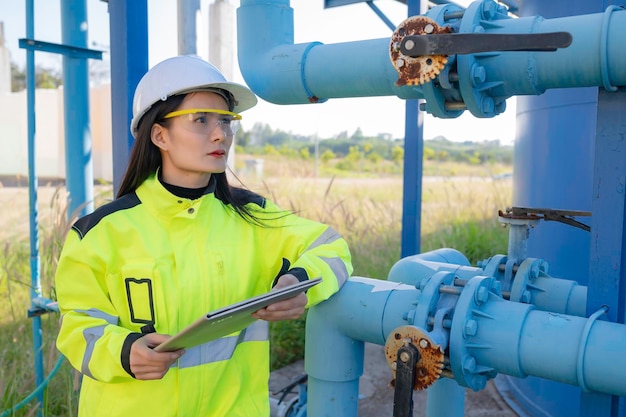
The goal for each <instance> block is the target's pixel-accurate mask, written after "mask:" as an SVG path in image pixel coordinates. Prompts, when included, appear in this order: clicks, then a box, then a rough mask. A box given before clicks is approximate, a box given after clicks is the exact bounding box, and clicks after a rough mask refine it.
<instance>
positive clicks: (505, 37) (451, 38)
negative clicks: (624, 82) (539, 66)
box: [400, 32, 572, 57]
mask: <svg viewBox="0 0 626 417" xmlns="http://www.w3.org/2000/svg"><path fill="white" fill-rule="evenodd" d="M571 43H572V35H571V34H570V33H569V32H550V33H529V34H494V33H441V34H433V35H408V36H405V37H404V38H403V39H402V42H401V43H400V51H401V52H402V53H403V54H404V55H407V56H410V57H418V56H425V55H463V54H475V53H480V52H491V51H544V52H550V51H556V50H557V49H559V48H567V47H568V46H569V45H570V44H571Z"/></svg>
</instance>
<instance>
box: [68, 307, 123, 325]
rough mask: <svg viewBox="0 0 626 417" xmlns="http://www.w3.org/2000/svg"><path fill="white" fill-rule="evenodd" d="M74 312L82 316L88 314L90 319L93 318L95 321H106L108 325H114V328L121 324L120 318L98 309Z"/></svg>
mask: <svg viewBox="0 0 626 417" xmlns="http://www.w3.org/2000/svg"><path fill="white" fill-rule="evenodd" d="M74 311H75V312H77V313H80V314H86V315H88V316H89V317H92V318H94V319H102V320H104V321H106V322H107V323H109V324H112V325H114V326H117V323H118V322H119V317H117V316H112V315H110V314H107V313H105V312H104V311H102V310H98V309H96V308H90V309H89V310H74Z"/></svg>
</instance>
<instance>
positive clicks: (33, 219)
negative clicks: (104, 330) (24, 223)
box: [26, 0, 43, 416]
mask: <svg viewBox="0 0 626 417" xmlns="http://www.w3.org/2000/svg"><path fill="white" fill-rule="evenodd" d="M33 1H34V0H27V1H26V37H27V38H29V39H33V38H34V35H35V16H34V15H35V7H34V3H33ZM26 94H27V96H26V98H27V104H28V197H29V199H28V205H29V212H30V223H29V224H30V277H31V287H30V299H31V300H34V299H35V298H36V297H40V296H41V276H40V260H39V224H38V220H37V215H38V211H37V187H38V181H37V170H36V166H35V161H36V158H35V136H36V135H35V134H36V128H35V126H36V124H35V120H36V119H35V51H33V50H31V49H28V50H26ZM34 307H35V306H34V304H33V303H32V301H31V308H34ZM32 320H33V356H34V365H35V386H36V387H38V386H39V385H40V384H41V383H42V382H43V352H42V350H41V349H42V344H43V343H42V335H41V316H34V317H33V318H32ZM37 400H38V401H39V404H40V405H41V404H43V392H40V393H39V394H38V395H37ZM37 415H38V416H41V410H40V407H39V409H38V411H37Z"/></svg>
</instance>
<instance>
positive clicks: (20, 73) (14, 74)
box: [11, 62, 63, 92]
mask: <svg viewBox="0 0 626 417" xmlns="http://www.w3.org/2000/svg"><path fill="white" fill-rule="evenodd" d="M60 85H63V77H62V76H61V74H60V73H59V71H58V70H55V69H52V68H45V67H42V66H39V65H38V66H36V67H35V88H57V87H59V86H60ZM24 89H26V69H25V68H19V67H18V66H17V64H16V63H14V62H11V91H12V92H18V91H22V90H24Z"/></svg>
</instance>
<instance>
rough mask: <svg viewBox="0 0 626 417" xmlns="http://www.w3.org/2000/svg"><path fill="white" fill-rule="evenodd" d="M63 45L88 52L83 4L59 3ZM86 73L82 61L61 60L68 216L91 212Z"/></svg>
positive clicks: (69, 0) (79, 0)
mask: <svg viewBox="0 0 626 417" xmlns="http://www.w3.org/2000/svg"><path fill="white" fill-rule="evenodd" d="M61 23H62V24H61V33H62V39H63V44H64V45H66V46H78V47H81V48H87V2H86V0H61ZM88 77H89V72H88V62H87V60H86V59H85V58H75V57H70V56H67V55H64V56H63V101H64V105H65V114H64V121H65V172H66V178H67V189H68V192H69V196H70V197H69V198H70V201H69V209H68V216H70V217H71V216H73V215H79V216H82V215H85V214H87V213H90V212H91V211H93V165H92V155H91V129H90V127H89V80H88Z"/></svg>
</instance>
